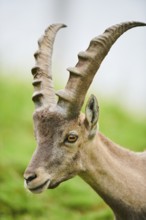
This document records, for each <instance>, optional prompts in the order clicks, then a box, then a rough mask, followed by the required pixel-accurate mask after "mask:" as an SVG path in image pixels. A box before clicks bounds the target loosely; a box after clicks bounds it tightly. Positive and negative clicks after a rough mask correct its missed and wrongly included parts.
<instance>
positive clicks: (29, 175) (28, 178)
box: [24, 173, 37, 183]
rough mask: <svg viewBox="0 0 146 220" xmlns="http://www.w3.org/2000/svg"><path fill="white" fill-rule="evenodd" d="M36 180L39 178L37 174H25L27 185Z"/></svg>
mask: <svg viewBox="0 0 146 220" xmlns="http://www.w3.org/2000/svg"><path fill="white" fill-rule="evenodd" d="M35 178H37V175H36V173H25V174H24V179H25V180H26V183H29V182H31V181H32V180H34V179H35Z"/></svg>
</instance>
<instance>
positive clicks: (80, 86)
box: [56, 21, 146, 117]
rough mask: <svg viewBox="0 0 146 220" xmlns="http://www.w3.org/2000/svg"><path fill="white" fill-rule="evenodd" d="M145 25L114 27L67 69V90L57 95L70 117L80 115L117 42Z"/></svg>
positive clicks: (129, 23) (95, 40)
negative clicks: (124, 34)
mask: <svg viewBox="0 0 146 220" xmlns="http://www.w3.org/2000/svg"><path fill="white" fill-rule="evenodd" d="M145 25H146V23H142V22H135V21H132V22H125V23H121V24H117V25H114V26H112V27H110V28H108V29H106V30H105V32H104V33H103V34H102V35H99V36H98V37H95V38H93V39H92V40H91V42H90V44H89V47H88V48H87V50H86V51H85V52H80V53H79V54H78V59H79V60H78V63H77V64H76V66H75V67H73V68H68V69H67V70H68V71H69V73H70V76H69V80H68V82H67V85H66V87H65V89H64V90H60V91H58V92H57V93H56V94H57V95H58V97H59V99H58V105H59V106H61V107H62V108H64V109H66V112H67V114H68V117H76V116H77V115H78V114H79V112H80V110H81V107H82V105H83V102H84V99H85V95H86V93H87V90H88V88H89V86H90V84H91V82H92V80H93V78H94V76H95V73H96V72H97V70H98V69H99V67H100V64H101V62H102V60H103V59H104V58H105V56H106V55H107V53H108V52H109V50H110V48H111V47H112V45H113V44H114V43H115V41H116V40H117V39H118V38H119V37H120V36H121V35H122V34H123V33H124V32H126V31H127V30H129V29H131V28H133V27H137V26H145Z"/></svg>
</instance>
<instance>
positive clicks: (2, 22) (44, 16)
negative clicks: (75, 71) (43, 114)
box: [0, 0, 146, 115]
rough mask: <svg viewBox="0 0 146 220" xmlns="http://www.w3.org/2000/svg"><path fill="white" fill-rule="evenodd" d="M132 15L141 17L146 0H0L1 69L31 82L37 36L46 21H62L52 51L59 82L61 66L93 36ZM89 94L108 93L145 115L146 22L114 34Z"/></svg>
mask: <svg viewBox="0 0 146 220" xmlns="http://www.w3.org/2000/svg"><path fill="white" fill-rule="evenodd" d="M131 20H135V21H142V22H146V0H25V1H22V0H13V1H8V0H0V68H1V70H2V71H3V72H4V73H5V74H9V75H10V76H11V75H12V74H13V73H14V72H16V73H17V74H18V75H19V78H22V79H25V80H26V81H27V82H28V83H31V79H32V77H31V73H30V70H31V68H32V67H33V66H34V58H33V53H34V52H35V51H36V50H37V40H38V38H39V37H40V36H41V35H42V34H43V32H44V30H45V29H46V27H47V26H48V25H50V24H51V23H65V24H67V26H68V27H67V28H66V29H62V30H61V31H59V33H58V35H57V38H56V42H55V48H54V49H55V50H54V55H53V71H54V72H55V80H56V81H58V82H61V83H62V85H64V83H65V82H66V81H67V79H68V72H67V71H66V68H67V67H69V66H74V65H75V64H76V62H77V54H78V52H79V51H83V50H85V49H86V48H87V47H88V45H89V42H90V40H91V39H92V38H93V37H95V36H97V35H99V34H101V33H102V32H103V31H104V30H105V29H106V28H107V27H109V26H111V25H113V24H116V23H120V22H123V21H131ZM57 77H58V79H57ZM12 80H13V79H12ZM95 91H96V92H95ZM89 93H95V94H96V95H97V97H98V96H100V97H101V96H102V98H103V97H106V98H111V97H112V99H116V100H118V102H119V103H121V105H122V107H124V106H125V108H126V109H129V110H130V111H131V112H140V114H141V113H144V114H145V115H146V27H137V28H133V29H132V30H129V31H128V32H126V33H125V34H124V35H123V36H122V37H121V38H120V39H118V41H117V42H116V43H115V45H114V46H113V47H112V49H111V51H110V52H109V54H108V56H107V58H106V59H105V60H104V61H103V63H102V65H101V68H100V70H99V71H98V74H97V75H96V77H95V79H94V82H93V84H92V86H91V87H90V91H89Z"/></svg>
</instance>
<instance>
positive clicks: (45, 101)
mask: <svg viewBox="0 0 146 220" xmlns="http://www.w3.org/2000/svg"><path fill="white" fill-rule="evenodd" d="M63 27H66V25H64V24H52V25H50V26H49V27H48V28H47V29H46V30H45V32H44V35H43V36H42V37H41V38H40V39H39V40H38V50H37V51H36V52H35V54H34V57H35V61H36V65H35V66H34V67H33V68H32V75H33V78H34V80H33V83H32V84H33V86H34V94H33V97H32V99H33V101H34V103H35V107H36V108H38V107H42V106H46V105H51V104H56V99H55V90H54V86H53V80H52V73H51V64H52V53H53V44H54V40H55V37H56V34H57V32H58V30H59V29H60V28H63Z"/></svg>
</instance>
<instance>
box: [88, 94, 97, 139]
mask: <svg viewBox="0 0 146 220" xmlns="http://www.w3.org/2000/svg"><path fill="white" fill-rule="evenodd" d="M85 116H86V118H85V125H86V127H87V128H88V129H89V130H90V135H91V136H94V135H95V133H96V130H97V121H98V116H99V106H98V102H97V99H96V97H95V96H94V95H91V96H90V98H89V100H88V102H87V105H86V109H85Z"/></svg>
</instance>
